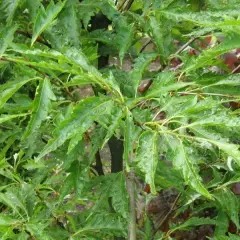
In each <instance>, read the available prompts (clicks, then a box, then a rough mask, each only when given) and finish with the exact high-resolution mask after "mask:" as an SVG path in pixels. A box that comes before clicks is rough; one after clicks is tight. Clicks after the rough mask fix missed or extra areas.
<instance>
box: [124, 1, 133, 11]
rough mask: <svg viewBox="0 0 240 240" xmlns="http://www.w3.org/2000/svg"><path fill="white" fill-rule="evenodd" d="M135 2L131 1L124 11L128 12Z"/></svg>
mask: <svg viewBox="0 0 240 240" xmlns="http://www.w3.org/2000/svg"><path fill="white" fill-rule="evenodd" d="M133 2H134V0H129V2H128V3H127V5H126V7H125V9H124V11H128V10H129V9H130V8H131V6H132V4H133Z"/></svg>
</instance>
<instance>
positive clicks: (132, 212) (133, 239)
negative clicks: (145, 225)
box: [127, 169, 137, 240]
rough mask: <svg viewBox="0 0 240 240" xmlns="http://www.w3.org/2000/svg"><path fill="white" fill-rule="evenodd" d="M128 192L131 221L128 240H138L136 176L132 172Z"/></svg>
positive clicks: (128, 180) (128, 181)
mask: <svg viewBox="0 0 240 240" xmlns="http://www.w3.org/2000/svg"><path fill="white" fill-rule="evenodd" d="M127 191H128V195H129V208H130V221H129V226H128V240H136V239H137V231H136V229H137V223H136V199H135V175H134V172H133V171H132V169H131V171H130V173H129V174H128V176H127Z"/></svg>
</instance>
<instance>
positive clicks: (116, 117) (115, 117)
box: [102, 108, 123, 148]
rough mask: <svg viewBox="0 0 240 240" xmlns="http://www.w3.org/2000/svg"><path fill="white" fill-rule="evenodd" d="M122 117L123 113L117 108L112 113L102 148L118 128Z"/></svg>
mask: <svg viewBox="0 0 240 240" xmlns="http://www.w3.org/2000/svg"><path fill="white" fill-rule="evenodd" d="M122 117H123V112H122V109H120V108H117V109H116V110H115V112H114V113H112V116H111V118H112V119H111V125H110V126H109V127H108V131H107V135H106V136H105V138H104V141H103V145H102V148H103V147H104V145H105V144H106V143H107V142H108V140H109V139H110V138H111V137H112V135H113V134H114V131H115V130H116V129H117V127H119V125H120V122H121V119H122Z"/></svg>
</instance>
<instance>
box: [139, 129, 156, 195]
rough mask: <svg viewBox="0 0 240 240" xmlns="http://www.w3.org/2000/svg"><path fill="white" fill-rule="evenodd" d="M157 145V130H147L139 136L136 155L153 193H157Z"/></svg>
mask: <svg viewBox="0 0 240 240" xmlns="http://www.w3.org/2000/svg"><path fill="white" fill-rule="evenodd" d="M157 145H158V135H157V132H153V131H145V132H144V133H142V134H141V136H140V138H139V143H138V149H137V156H136V161H137V165H138V167H139V169H140V170H141V172H143V173H144V174H145V182H146V183H148V184H149V185H150V188H151V192H152V193H153V194H156V189H155V184H154V178H155V172H156V168H157V162H158V149H157Z"/></svg>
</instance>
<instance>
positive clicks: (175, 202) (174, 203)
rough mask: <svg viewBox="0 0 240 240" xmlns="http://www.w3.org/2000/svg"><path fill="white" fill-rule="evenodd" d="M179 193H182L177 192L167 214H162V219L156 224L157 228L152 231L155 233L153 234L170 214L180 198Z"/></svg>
mask: <svg viewBox="0 0 240 240" xmlns="http://www.w3.org/2000/svg"><path fill="white" fill-rule="evenodd" d="M181 195H182V193H179V194H178V195H177V197H176V198H175V200H174V202H173V204H172V206H171V208H170V209H169V211H168V212H167V214H166V215H165V216H164V218H163V219H162V221H161V222H160V223H159V224H158V227H157V229H156V230H155V231H154V233H153V235H155V234H156V233H157V232H158V230H159V228H160V227H161V225H162V224H163V223H164V222H165V221H166V219H167V218H168V217H169V216H170V215H171V214H172V212H173V211H174V210H175V206H176V204H177V202H178V200H179V199H180V197H181Z"/></svg>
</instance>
